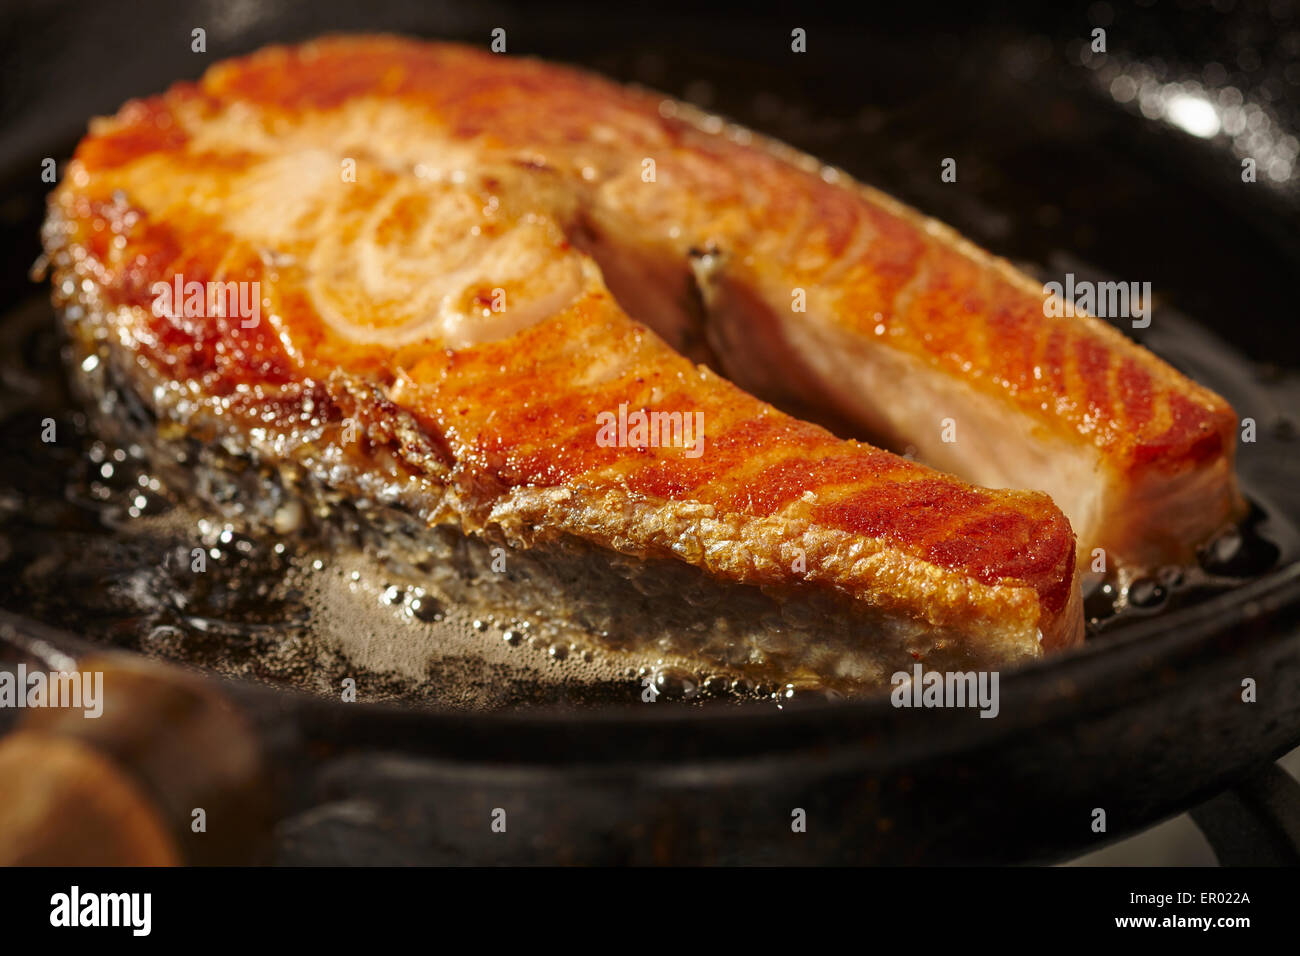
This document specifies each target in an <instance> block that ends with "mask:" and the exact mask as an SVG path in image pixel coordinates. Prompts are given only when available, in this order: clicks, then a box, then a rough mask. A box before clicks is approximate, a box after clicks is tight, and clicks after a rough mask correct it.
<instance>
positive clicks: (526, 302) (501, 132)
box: [43, 36, 1242, 690]
mask: <svg viewBox="0 0 1300 956" xmlns="http://www.w3.org/2000/svg"><path fill="white" fill-rule="evenodd" d="M43 238H44V243H45V248H46V254H47V258H48V262H49V268H50V270H51V273H52V279H53V294H54V299H55V303H56V306H57V307H58V309H59V312H60V315H61V316H62V319H63V322H64V325H65V326H66V328H67V331H68V335H69V341H70V351H71V354H72V359H73V362H74V363H75V364H74V366H73V367H74V369H75V372H76V374H75V380H76V382H77V383H78V386H79V388H81V389H82V390H83V391H84V392H85V394H86V395H87V396H88V398H89V399H91V404H92V406H93V408H94V410H95V411H96V412H97V419H96V420H97V421H98V422H99V423H100V427H103V428H106V429H110V430H116V433H117V434H118V435H119V436H120V437H122V438H124V439H129V440H131V441H137V442H140V443H142V444H145V445H148V446H149V447H150V448H151V450H152V453H153V454H155V455H157V456H158V457H159V459H160V461H161V462H162V464H160V466H159V467H160V468H166V469H167V470H168V474H169V475H171V476H172V478H173V479H174V480H175V481H176V482H178V483H179V484H180V485H181V486H182V487H184V488H186V489H189V490H190V491H192V492H193V493H194V494H195V495H197V496H198V497H199V498H200V499H202V500H204V501H207V502H210V503H212V504H213V505H214V506H216V507H219V508H220V509H222V511H223V512H224V513H227V514H236V515H238V516H239V517H240V518H241V519H242V520H246V521H249V522H254V523H260V524H265V525H268V526H270V527H271V528H273V529H274V530H275V531H277V532H279V533H286V534H287V533H307V532H308V531H319V532H322V533H329V534H333V535H346V536H348V538H349V540H353V539H354V540H356V541H357V542H358V543H359V545H360V546H362V547H364V548H366V549H369V550H371V551H373V552H375V553H376V554H378V555H379V556H380V557H382V558H383V559H384V560H386V561H388V562H389V563H390V564H392V565H394V566H399V567H401V568H403V569H404V570H405V571H406V572H407V573H409V574H410V575H411V576H413V577H415V578H420V577H422V576H423V577H427V578H431V579H432V578H439V577H440V576H443V577H445V576H446V575H447V574H448V568H454V569H455V572H456V574H457V575H459V576H460V577H461V578H464V577H466V576H468V577H469V578H472V579H476V580H478V581H479V583H480V586H479V587H477V588H475V589H474V590H473V595H474V597H473V600H475V601H478V602H482V603H483V605H484V606H488V605H491V606H493V607H501V608H507V609H508V610H509V613H512V614H517V615H525V616H526V615H537V616H545V615H550V616H551V617H552V618H555V619H562V620H563V621H566V622H567V624H566V626H570V627H572V628H573V629H574V630H575V633H583V634H588V635H595V636H596V639H597V640H599V641H602V642H605V643H608V644H610V645H613V646H620V647H649V648H652V649H655V650H657V651H660V652H662V653H663V654H665V655H672V656H676V657H680V658H683V659H686V660H689V661H703V662H706V663H707V664H708V665H709V666H719V667H726V668H730V669H732V670H734V671H737V672H744V673H754V674H761V675H774V676H777V677H779V678H780V679H783V680H786V679H788V680H807V681H810V682H814V683H819V684H823V685H825V686H828V687H832V688H847V689H850V690H852V689H856V688H869V687H873V686H880V685H881V684H883V683H886V682H888V681H889V679H890V675H891V674H892V673H894V672H896V671H898V670H900V669H910V668H911V667H912V665H913V664H914V663H916V662H921V663H922V664H923V665H924V666H925V667H928V668H935V669H952V668H968V667H996V666H1000V665H1003V664H1009V663H1015V662H1018V661H1026V660H1031V659H1034V658H1036V657H1039V656H1041V655H1043V654H1044V653H1045V652H1049V651H1052V650H1054V649H1059V648H1065V647H1068V646H1071V645H1073V644H1076V643H1078V642H1079V641H1081V640H1082V636H1083V620H1082V612H1081V600H1080V586H1079V577H1080V568H1081V567H1082V566H1084V564H1085V563H1086V560H1087V558H1088V556H1089V554H1090V553H1091V552H1092V549H1094V548H1101V549H1104V550H1105V551H1106V552H1107V554H1108V555H1109V556H1110V559H1111V561H1112V563H1113V565H1115V566H1124V567H1133V568H1138V567H1150V566H1155V565H1158V564H1162V563H1168V562H1178V561H1183V560H1186V559H1187V558H1188V557H1189V556H1191V555H1192V554H1193V553H1194V549H1195V548H1196V546H1197V545H1198V544H1199V543H1201V542H1202V541H1203V540H1204V539H1205V538H1206V537H1207V536H1208V535H1210V534H1211V533H1213V532H1214V531H1215V530H1217V529H1218V528H1219V527H1221V526H1222V525H1224V524H1225V523H1228V522H1231V521H1232V520H1234V518H1236V517H1237V516H1238V514H1239V513H1240V509H1241V507H1242V504H1241V499H1240V496H1239V495H1238V492H1237V489H1236V485H1235V479H1234V474H1233V464H1232V461H1233V451H1234V446H1235V427H1236V419H1235V416H1234V414H1233V412H1232V409H1231V408H1230V407H1229V406H1228V405H1227V404H1226V403H1225V402H1224V401H1223V400H1222V399H1221V398H1219V397H1218V396H1216V395H1214V394H1213V393H1211V392H1210V391H1208V390H1207V389H1204V388H1202V387H1200V386H1198V385H1196V384H1195V383H1193V382H1190V381H1188V380H1187V379H1186V378H1184V377H1183V376H1181V375H1180V374H1179V373H1177V372H1175V371H1174V370H1173V369H1171V368H1170V367H1169V366H1167V365H1165V364H1164V363H1163V362H1161V361H1160V360H1159V359H1157V358H1156V357H1154V356H1153V355H1151V354H1149V353H1148V352H1146V351H1145V350H1143V349H1142V348H1140V347H1138V346H1137V345H1135V344H1133V343H1131V342H1130V341H1129V340H1128V339H1126V338H1125V337H1124V336H1122V335H1121V334H1119V333H1117V332H1115V331H1114V330H1112V329H1111V328H1109V327H1108V326H1107V325H1106V324H1104V323H1103V322H1100V321H1098V320H1096V319H1093V318H1090V317H1088V316H1081V315H1074V316H1071V317H1069V318H1049V317H1047V316H1046V315H1045V309H1044V298H1043V291H1042V287H1041V286H1040V285H1038V284H1036V283H1034V282H1032V281H1030V280H1029V279H1028V278H1026V277H1024V276H1022V275H1020V274H1019V273H1017V272H1015V271H1014V270H1013V269H1012V268H1011V267H1010V266H1009V265H1007V264H1006V263H1005V262H1002V261H1000V260H997V259H995V258H993V257H992V256H990V255H988V254H986V253H983V252H981V251H979V250H978V249H976V248H974V247H973V246H971V245H970V244H969V243H967V242H966V241H964V240H962V239H961V238H959V237H958V236H957V235H955V234H954V233H952V232H951V231H950V230H948V229H947V228H946V227H943V226H941V225H939V224H938V223H936V222H934V221H932V220H929V219H926V218H924V217H922V216H921V215H919V214H918V213H915V212H913V211H911V210H909V209H907V208H906V207H904V206H902V205H900V204H899V203H897V202H895V201H893V200H891V199H889V198H888V197H886V196H884V195H881V194H879V193H877V192H875V191H872V190H871V189H869V188H867V187H865V186H862V185H859V184H857V183H855V182H853V181H852V180H851V179H850V178H849V177H848V176H847V175H845V174H843V173H841V172H838V171H836V170H833V169H829V168H825V167H822V166H821V165H820V164H818V163H816V162H814V161H812V160H811V159H809V158H808V157H805V156H803V155H801V154H798V153H796V152H794V151H793V150H790V149H789V148H787V147H783V146H781V145H780V144H777V143H774V142H769V141H765V140H763V139H761V138H760V137H758V136H757V135H756V134H753V133H751V132H749V131H747V130H744V129H741V128H738V127H735V126H731V125H728V124H726V123H724V122H722V121H720V120H718V119H717V118H715V117H711V116H706V115H703V114H698V113H695V112H694V111H692V110H691V109H689V108H688V107H685V106H683V105H681V104H678V103H676V102H674V101H672V100H668V99H665V98H663V97H662V96H655V95H652V94H649V93H646V92H642V91H636V90H631V89H626V88H623V87H620V86H617V85H615V84H613V83H611V82H609V81H606V80H603V79H600V78H597V77H594V76H591V75H589V74H586V73H583V72H579V71H576V70H573V69H570V68H563V67H558V66H552V65H548V64H543V63H540V62H536V61H531V60H526V59H516V58H507V57H504V56H497V55H493V54H489V53H487V52H484V51H478V50H474V49H470V48H466V47H460V46H455V45H446V44H433V43H423V42H415V41H410V40H405V39H400V38H394V37H378V36H362V37H334V38H327V39H322V40H318V41H314V42H310V43H307V44H304V45H302V46H297V47H273V48H268V49H265V50H262V51H260V52H258V53H255V54H253V55H251V56H248V57H246V58H242V59H236V60H231V61H227V62H224V63H220V64H218V65H216V66H214V67H212V68H211V69H210V70H208V72H207V73H206V74H205V75H204V76H203V78H202V79H201V80H199V81H198V82H197V83H181V84H178V85H176V86H174V87H173V88H172V89H170V90H169V91H168V92H166V93H165V94H162V95H160V96H155V97H151V98H148V99H143V100H137V101H132V102H130V103H128V104H126V105H125V106H124V107H122V109H121V110H120V111H119V112H118V113H117V115H115V116H113V117H110V118H102V119H97V120H95V121H94V122H93V124H92V126H91V129H90V132H89V134H88V135H87V136H86V138H85V139H83V141H82V142H81V143H80V145H79V146H78V148H77V150H76V153H75V156H74V158H73V160H72V162H71V164H70V165H69V167H68V169H67V171H66V173H65V175H64V176H63V179H62V181H61V183H60V185H59V186H58V188H57V189H56V190H55V192H54V193H53V195H52V196H51V199H50V202H49V209H48V217H47V221H46V226H45V229H44V234H43ZM807 418H814V419H816V420H818V421H826V420H829V419H832V418H833V419H834V420H836V421H839V422H843V423H846V427H847V428H848V429H849V432H851V434H852V437H839V436H837V434H835V433H832V431H830V430H828V429H827V428H825V427H822V425H820V424H814V423H813V422H811V421H808V420H805V419H807ZM954 426H955V427H954ZM837 431H840V432H841V434H844V432H843V431H842V430H841V429H838V428H837ZM953 431H955V440H952V437H953V436H952V434H951V432H953ZM946 432H947V433H948V434H945V433H946ZM867 441H875V442H877V443H879V444H881V445H884V446H890V447H898V446H901V445H902V444H910V445H912V446H914V447H915V448H916V449H917V454H918V456H919V457H920V458H921V459H922V460H924V461H926V462H927V463H928V465H929V466H933V468H932V467H929V466H928V465H927V464H922V463H920V462H918V461H914V460H911V459H910V458H905V457H900V456H899V455H896V454H893V453H891V452H889V451H885V450H882V449H881V448H877V447H874V446H873V445H871V444H867V443H866V442H867ZM934 469H942V470H934ZM968 482H973V483H968ZM981 486H990V487H996V488H1013V489H1022V490H990V487H981ZM1053 499H1054V500H1055V502H1056V503H1055V504H1054V503H1053ZM1058 505H1059V507H1058ZM1067 516H1068V518H1067ZM1071 522H1073V530H1072V527H1071ZM1076 533H1077V535H1078V541H1077V542H1076Z"/></svg>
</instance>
